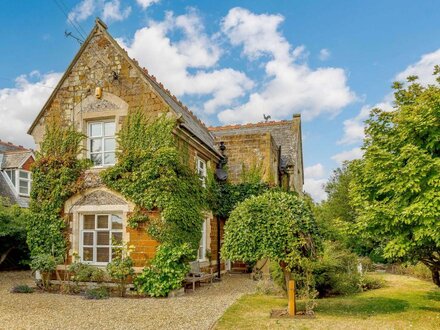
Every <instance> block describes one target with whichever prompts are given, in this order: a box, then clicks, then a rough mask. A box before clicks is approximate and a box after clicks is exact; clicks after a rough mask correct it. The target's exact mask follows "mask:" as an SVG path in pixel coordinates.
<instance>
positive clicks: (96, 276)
mask: <svg viewBox="0 0 440 330" xmlns="http://www.w3.org/2000/svg"><path fill="white" fill-rule="evenodd" d="M68 271H69V272H70V273H71V274H72V280H73V281H75V282H89V281H92V282H98V283H100V282H104V281H105V279H106V275H107V273H106V272H105V271H104V270H103V269H101V268H98V267H95V266H92V265H89V264H86V263H82V262H74V263H73V264H71V265H69V267H68Z"/></svg>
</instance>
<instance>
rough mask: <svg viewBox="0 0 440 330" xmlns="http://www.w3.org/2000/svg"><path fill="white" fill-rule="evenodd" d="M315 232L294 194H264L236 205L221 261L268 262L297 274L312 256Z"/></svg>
mask: <svg viewBox="0 0 440 330" xmlns="http://www.w3.org/2000/svg"><path fill="white" fill-rule="evenodd" d="M319 241H320V240H319V235H318V228H317V226H316V223H315V219H314V217H313V215H312V212H311V210H310V208H309V206H308V205H307V203H306V202H305V201H303V200H302V199H301V198H299V197H298V196H296V195H295V194H291V193H286V192H281V191H268V192H266V193H264V194H262V195H260V196H254V197H251V198H249V199H247V200H245V201H243V202H241V203H239V204H238V205H237V207H236V208H235V209H234V210H233V211H232V213H231V216H230V218H229V220H228V221H227V222H226V225H225V237H224V244H223V246H222V249H221V253H222V257H223V258H225V259H230V260H241V261H244V262H249V263H252V262H256V261H258V260H260V259H263V258H268V259H270V260H272V261H275V262H277V263H278V264H279V265H280V267H281V268H282V270H283V273H284V278H285V281H286V283H287V282H288V281H289V280H290V278H291V272H292V271H295V272H301V271H302V270H303V267H304V266H305V265H306V264H307V263H308V261H309V260H310V259H314V258H315V256H316V250H317V249H316V247H317V244H319Z"/></svg>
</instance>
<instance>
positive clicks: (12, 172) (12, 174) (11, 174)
mask: <svg viewBox="0 0 440 330" xmlns="http://www.w3.org/2000/svg"><path fill="white" fill-rule="evenodd" d="M5 172H6V175H7V176H8V178H9V180H11V182H12V184H13V185H14V187H15V170H5Z"/></svg>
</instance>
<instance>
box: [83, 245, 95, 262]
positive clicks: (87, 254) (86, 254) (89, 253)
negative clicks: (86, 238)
mask: <svg viewBox="0 0 440 330" xmlns="http://www.w3.org/2000/svg"><path fill="white" fill-rule="evenodd" d="M82 260H83V261H93V248H83V255H82Z"/></svg>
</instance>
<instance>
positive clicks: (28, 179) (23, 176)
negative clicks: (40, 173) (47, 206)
mask: <svg viewBox="0 0 440 330" xmlns="http://www.w3.org/2000/svg"><path fill="white" fill-rule="evenodd" d="M34 160H35V157H34V154H33V152H32V150H29V149H26V148H24V147H23V146H17V145H14V144H12V143H11V142H5V141H2V140H0V198H2V199H3V201H4V202H6V203H7V204H9V205H12V204H18V205H19V206H20V207H29V196H30V191H31V184H32V173H31V165H32V163H33V162H34Z"/></svg>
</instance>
